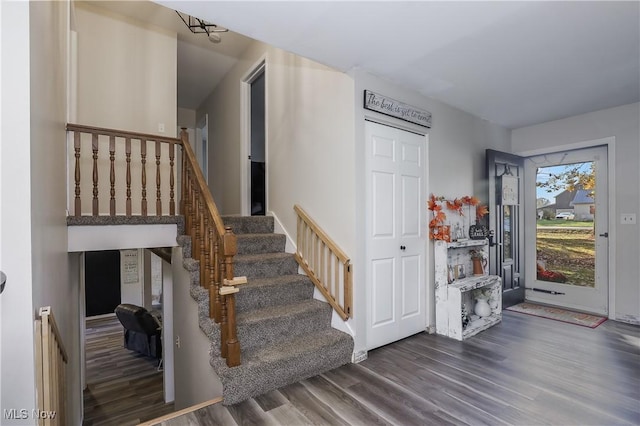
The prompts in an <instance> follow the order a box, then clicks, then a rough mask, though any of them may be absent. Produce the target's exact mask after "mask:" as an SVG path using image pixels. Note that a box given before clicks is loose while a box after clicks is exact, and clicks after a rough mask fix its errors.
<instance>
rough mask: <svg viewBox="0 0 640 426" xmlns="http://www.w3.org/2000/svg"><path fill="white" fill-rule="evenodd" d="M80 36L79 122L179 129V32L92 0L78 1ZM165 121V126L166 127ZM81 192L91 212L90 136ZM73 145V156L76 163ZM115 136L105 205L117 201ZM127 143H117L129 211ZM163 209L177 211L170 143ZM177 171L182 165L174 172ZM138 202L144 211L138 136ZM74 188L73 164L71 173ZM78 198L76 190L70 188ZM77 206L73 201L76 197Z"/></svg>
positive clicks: (102, 161) (151, 190)
mask: <svg viewBox="0 0 640 426" xmlns="http://www.w3.org/2000/svg"><path fill="white" fill-rule="evenodd" d="M75 13H76V19H75V23H76V30H77V42H78V66H77V75H78V81H77V96H78V99H77V122H78V124H85V125H90V126H97V127H106V128H112V129H121V130H127V131H133V132H141V133H150V134H159V135H164V136H170V137H176V136H178V129H177V125H176V122H177V106H176V105H177V39H176V34H175V33H173V32H170V31H168V30H165V29H161V28H159V27H154V26H152V25H149V24H146V23H142V22H139V21H136V20H133V19H131V18H128V17H125V16H121V15H117V14H115V13H113V12H110V11H107V10H104V9H101V8H99V7H97V6H95V5H93V4H90V3H87V2H78V3H76V8H75ZM160 125H163V126H164V131H161V130H160ZM153 145H154V144H151V143H149V144H147V166H146V173H147V200H148V209H149V212H150V214H151V213H155V205H156V203H155V199H156V197H155V158H154V157H153V156H154V155H155V146H153ZM81 152H83V153H84V155H83V156H82V157H81V162H80V165H81V176H82V181H81V182H82V183H81V186H80V189H81V194H86V196H88V197H89V198H84V197H83V206H82V207H83V212H85V213H89V214H90V212H91V202H90V194H91V193H92V180H91V175H92V166H93V163H92V160H91V155H90V153H91V143H90V138H88V137H87V138H86V139H83V143H82V149H81ZM72 154H73V150H72V149H70V159H71V160H72V162H71V163H70V164H73V161H74V160H73V157H72ZM108 158H109V154H108V138H104V139H103V140H102V141H101V142H100V150H99V154H98V164H99V167H100V178H99V193H100V196H99V200H100V206H101V213H102V214H105V213H108V211H109V210H108V206H109V201H108V200H109V171H108V170H109V169H108V168H109V161H108ZM124 159H125V156H124V144H123V143H118V144H117V146H116V162H117V164H120V165H121V166H120V167H117V168H116V182H120V184H116V207H117V214H124V212H125V199H126V195H125V186H124V185H123V184H122V182H123V181H124V179H125V166H124V165H125V162H124ZM162 160H163V164H162V166H161V169H162V170H163V171H164V174H163V176H162V184H161V185H162V186H161V190H162V194H163V212H164V214H167V213H168V211H169V204H168V203H169V201H168V200H169V177H168V161H169V160H168V147H167V146H165V144H163V147H162ZM174 173H175V172H174ZM131 176H132V185H131V190H132V205H133V210H134V214H135V213H136V212H139V211H140V198H141V195H140V188H141V177H140V176H141V166H140V148H139V142H138V141H136V140H134V141H132V162H131ZM69 182H71V184H70V188H73V168H70V173H69ZM69 198H70V200H73V195H70V197H69ZM69 208H70V210H71V208H72V205H71V201H70V205H69Z"/></svg>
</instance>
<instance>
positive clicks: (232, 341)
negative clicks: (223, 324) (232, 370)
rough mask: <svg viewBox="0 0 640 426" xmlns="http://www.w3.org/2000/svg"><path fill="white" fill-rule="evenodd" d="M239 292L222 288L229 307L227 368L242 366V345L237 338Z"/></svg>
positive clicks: (226, 287) (221, 293) (225, 287)
mask: <svg viewBox="0 0 640 426" xmlns="http://www.w3.org/2000/svg"><path fill="white" fill-rule="evenodd" d="M238 291H240V290H238V289H237V288H235V287H231V286H222V288H221V289H220V295H221V296H222V297H223V299H225V305H226V307H227V309H226V311H227V312H226V313H227V329H228V332H227V344H226V345H224V344H223V347H224V346H226V347H227V350H226V351H225V352H226V356H225V358H226V359H227V367H236V366H238V365H240V343H238V337H237V336H236V298H235V296H234V294H235V293H237V292H238Z"/></svg>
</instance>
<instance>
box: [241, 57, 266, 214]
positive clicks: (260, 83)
mask: <svg viewBox="0 0 640 426" xmlns="http://www.w3.org/2000/svg"><path fill="white" fill-rule="evenodd" d="M242 100H243V123H244V125H243V138H242V140H243V152H244V154H243V156H244V155H246V160H243V162H242V164H245V166H244V169H245V172H243V179H244V181H245V182H244V184H243V185H242V188H243V192H244V196H243V197H242V198H243V207H242V213H243V214H247V215H252V216H264V215H266V213H267V155H266V152H267V149H266V145H267V139H266V134H267V132H266V123H267V120H266V66H265V62H264V61H261V62H260V63H259V64H258V65H257V66H256V67H255V68H254V69H253V71H251V72H250V73H249V74H248V75H247V76H246V77H245V78H244V80H243V98H242Z"/></svg>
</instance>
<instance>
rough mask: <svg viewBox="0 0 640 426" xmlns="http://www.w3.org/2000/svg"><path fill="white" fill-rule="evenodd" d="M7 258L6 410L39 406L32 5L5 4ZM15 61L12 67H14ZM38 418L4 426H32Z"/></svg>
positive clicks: (2, 263)
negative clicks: (33, 227)
mask: <svg viewBox="0 0 640 426" xmlns="http://www.w3.org/2000/svg"><path fill="white" fill-rule="evenodd" d="M0 7H1V8H2V25H0V31H1V34H2V41H1V43H2V45H1V49H0V54H1V55H2V100H1V102H2V128H1V129H0V131H1V132H2V133H1V134H2V157H1V161H2V163H1V167H0V173H1V174H2V187H1V191H0V196H1V197H2V212H1V213H2V217H1V220H2V235H1V236H0V237H1V238H0V244H1V245H2V258H0V267H1V268H2V270H3V271H4V272H5V273H6V274H7V285H6V287H5V290H4V292H3V293H2V295H0V305H1V306H2V308H1V311H0V313H1V314H2V318H1V319H0V327H1V328H2V335H1V337H2V348H1V349H2V364H1V365H0V377H2V380H0V388H1V389H2V391H1V397H2V399H1V400H0V409H1V410H3V411H2V412H4V410H6V409H23V408H24V409H28V410H30V409H32V408H35V372H34V353H33V352H34V346H33V319H34V313H33V312H34V308H33V286H32V285H31V283H32V281H33V273H32V269H31V264H32V259H31V245H32V242H31V199H30V197H29V195H28V194H29V193H30V187H31V184H30V181H31V163H30V151H31V144H30V134H31V128H30V80H29V73H30V57H29V48H30V30H29V3H26V2H1V3H0ZM9 64H11V66H9ZM32 423H33V421H32V420H28V419H27V420H23V421H21V422H19V421H15V422H11V421H9V420H8V419H2V424H3V425H4V424H7V425H10V424H24V425H28V424H32Z"/></svg>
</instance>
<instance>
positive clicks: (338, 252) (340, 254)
mask: <svg viewBox="0 0 640 426" xmlns="http://www.w3.org/2000/svg"><path fill="white" fill-rule="evenodd" d="M293 210H295V212H296V213H297V214H298V216H300V218H302V220H304V221H305V222H307V224H308V225H309V227H310V228H311V229H312V230H313V232H315V233H316V234H317V235H318V236H319V237H320V238H321V239H322V240H323V241H324V242H325V243H326V244H327V246H328V247H329V249H330V250H331V251H332V252H334V253H335V254H336V256H337V257H338V259H340V261H341V262H343V263H347V262H349V261H350V260H349V256H347V254H346V253H345V252H344V251H342V249H341V248H340V247H338V244H336V243H335V242H334V241H333V240H332V239H331V237H329V235H327V233H326V232H324V231H323V230H322V228H320V226H318V224H317V223H316V222H315V221H314V220H313V219H311V216H309V215H308V214H307V212H306V211H304V210H303V209H302V207H300V206H299V205H298V204H296V205H294V206H293Z"/></svg>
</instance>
